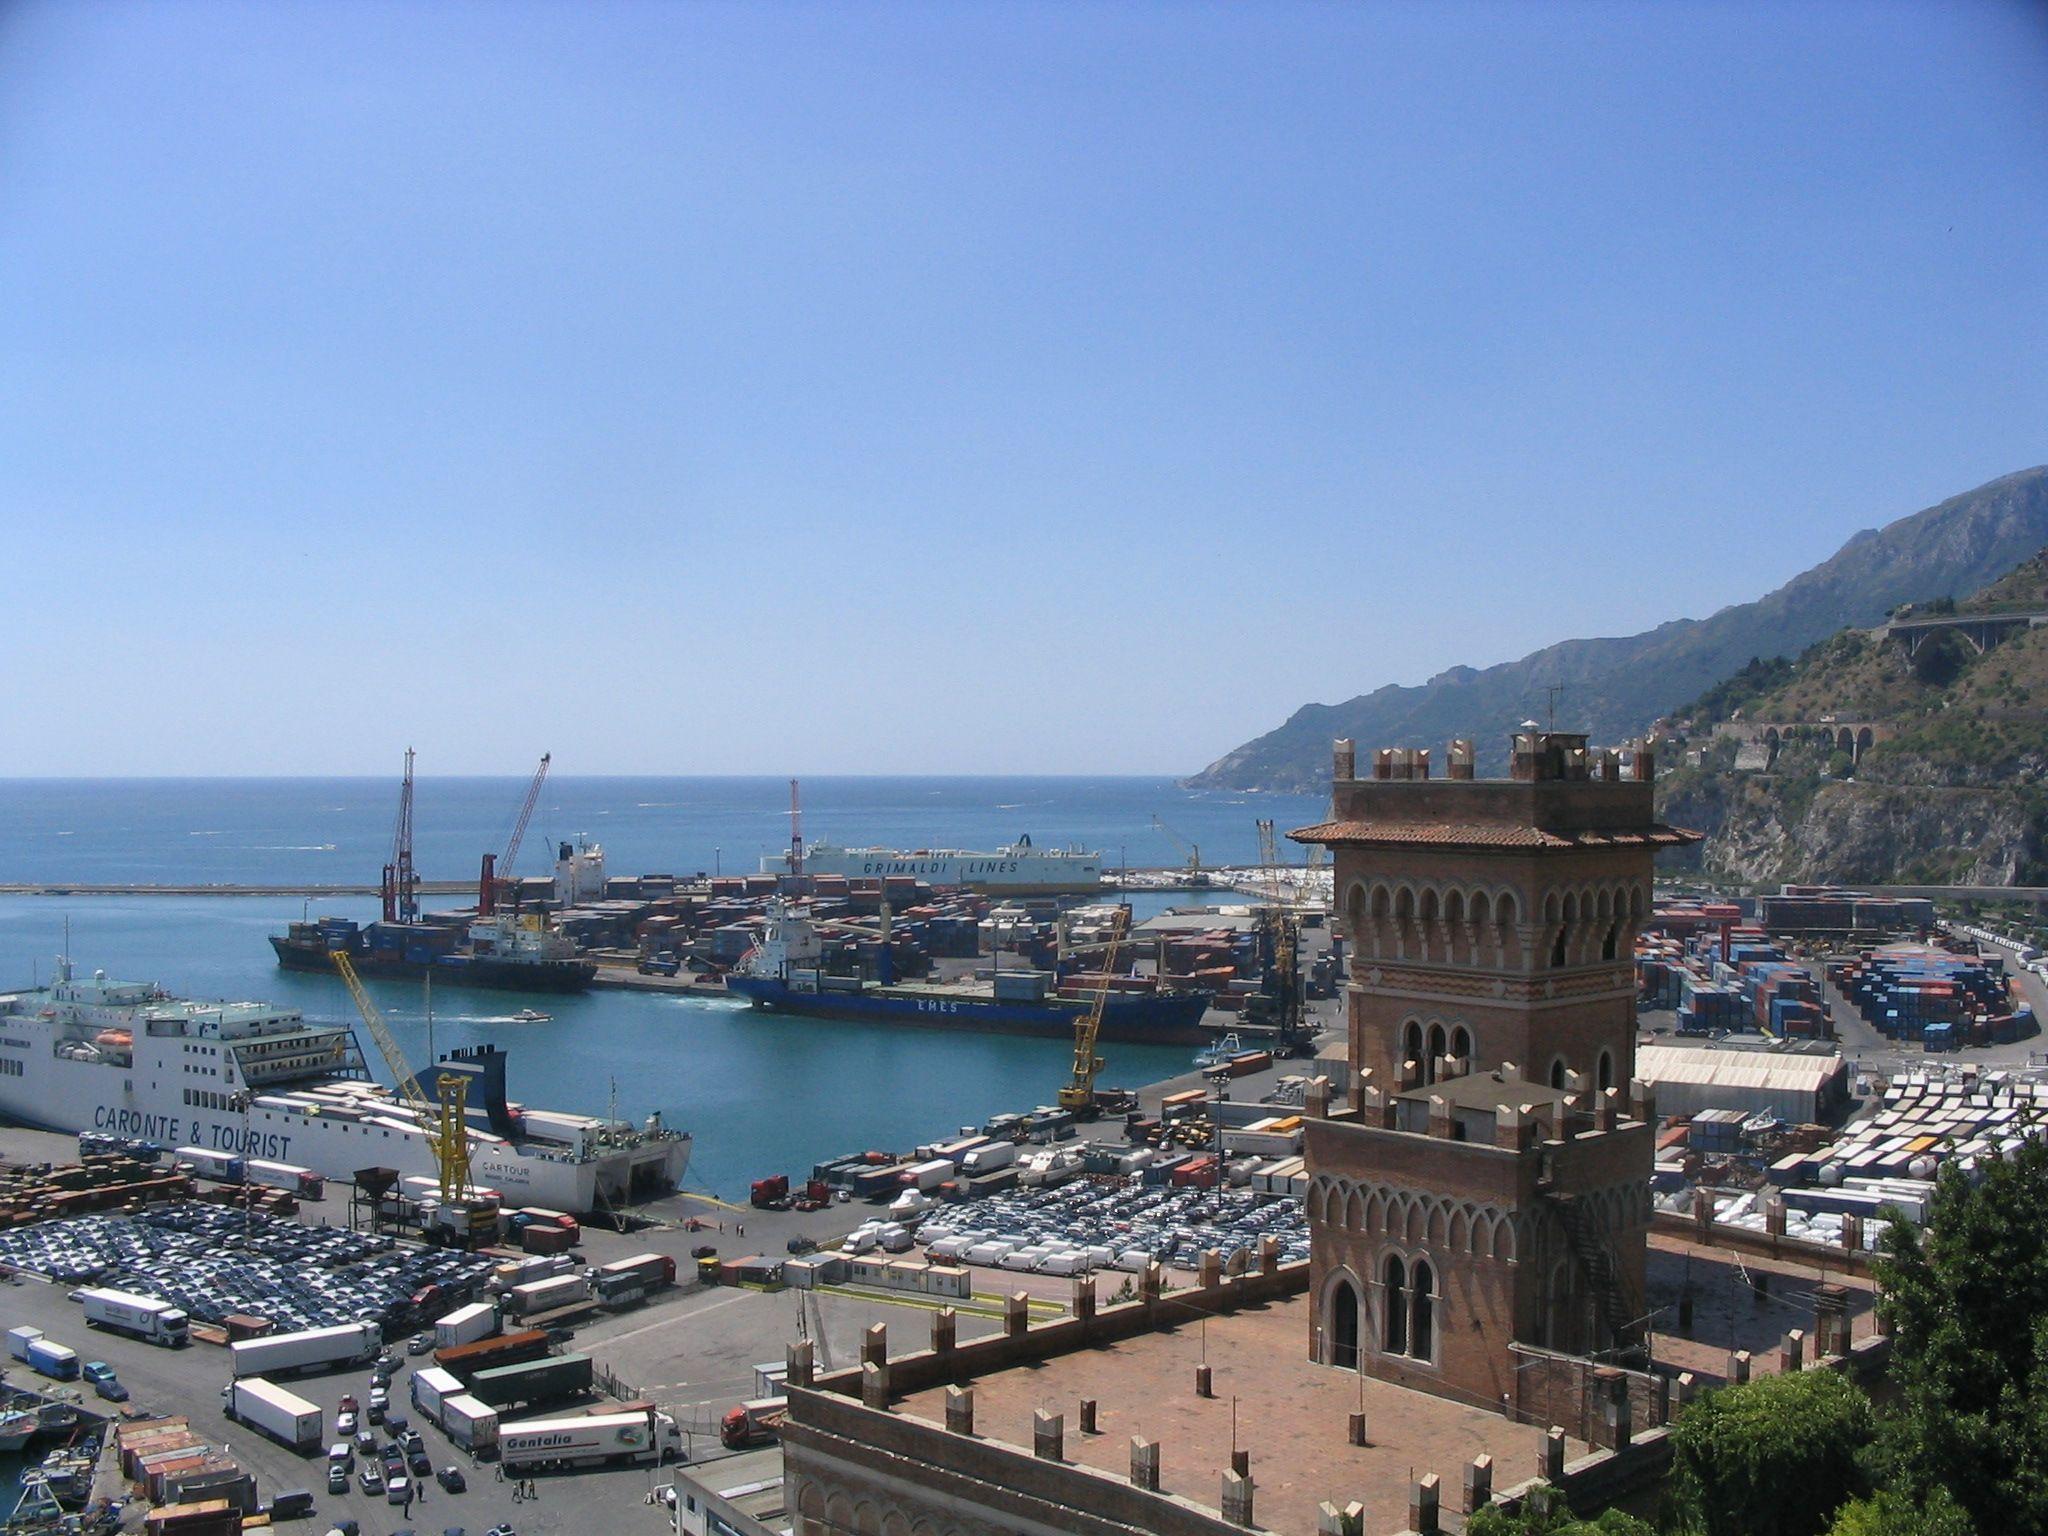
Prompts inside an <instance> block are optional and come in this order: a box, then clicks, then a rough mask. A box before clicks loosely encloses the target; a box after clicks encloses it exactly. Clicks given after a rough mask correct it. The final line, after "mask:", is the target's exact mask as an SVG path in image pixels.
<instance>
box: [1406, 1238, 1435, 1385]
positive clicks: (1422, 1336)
mask: <svg viewBox="0 0 2048 1536" xmlns="http://www.w3.org/2000/svg"><path fill="white" fill-rule="evenodd" d="M1409 1290H1410V1292H1411V1293H1412V1294H1411V1296H1410V1298H1409V1308H1410V1311H1411V1314H1412V1320H1411V1321H1410V1323H1409V1325H1408V1353H1409V1354H1411V1355H1413V1356H1414V1357H1415V1358H1416V1359H1418V1360H1434V1359H1435V1358H1436V1274H1435V1272H1434V1271H1433V1270H1431V1268H1430V1267H1429V1261H1428V1260H1427V1259H1417V1260H1416V1261H1415V1273H1414V1274H1413V1275H1412V1276H1410V1284H1409Z"/></svg>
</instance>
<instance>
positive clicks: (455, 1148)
mask: <svg viewBox="0 0 2048 1536" xmlns="http://www.w3.org/2000/svg"><path fill="white" fill-rule="evenodd" d="M330 953H331V957H332V959H333V961H334V968H335V969H336V970H337V971H339V972H341V979H342V980H343V981H344V982H346V983H347V984H348V993H349V996H350V997H352V998H354V999H355V1004H356V1012H357V1013H360V1014H361V1015H362V1016H363V1026H364V1028H366V1029H368V1030H369V1032H370V1039H371V1040H373V1041H374V1042H376V1046H377V1052H378V1054H379V1055H381V1056H382V1057H383V1058H384V1065H385V1066H387V1067H389V1068H390V1069H391V1075H392V1076H393V1077H394V1078H396V1079H397V1080H398V1096H399V1097H400V1098H401V1099H403V1100H404V1101H405V1106H406V1108H407V1109H409V1110H411V1111H412V1112H413V1115H414V1117H415V1118H417V1119H418V1121H419V1123H420V1128H421V1129H422V1130H423V1131H425V1132H426V1137H427V1145H428V1146H429V1147H430V1148H432V1149H433V1153H434V1169H435V1172H436V1173H437V1174H438V1175H439V1176H440V1181H441V1203H442V1204H443V1205H446V1204H449V1203H450V1202H452V1201H456V1200H460V1199H463V1198H465V1192H466V1191H467V1190H468V1188H469V1128H468V1126H467V1124H466V1123H465V1118H464V1115H463V1111H464V1109H465V1108H466V1107H467V1103H468V1096H469V1079H468V1078H466V1077H464V1076H462V1075H461V1074H460V1073H457V1072H444V1073H442V1074H441V1077H440V1078H439V1080H438V1081H437V1082H436V1083H435V1085H434V1086H435V1089H436V1090H437V1091H438V1092H439V1094H440V1096H441V1098H440V1102H439V1103H438V1104H437V1103H434V1102H432V1101H431V1100H429V1099H428V1098H427V1096H426V1095H425V1094H424V1093H422V1092H420V1085H419V1082H418V1080H417V1079H416V1078H414V1076H413V1071H412V1068H411V1066H410V1065H408V1064H407V1062H406V1059H405V1051H404V1049H403V1047H401V1046H400V1045H399V1043H398V1040H397V1038H396V1037H395V1036H393V1035H392V1033H391V1026H390V1025H388V1024H386V1023H385V1022H384V1015H383V1013H382V1012H381V1011H380V1010H379V1009H378V1007H377V1004H376V1003H375V1001H373V1000H372V998H371V997H370V994H369V991H368V990H367V989H366V988H365V987H364V986H363V979H362V977H360V976H358V975H357V974H356V967H355V962H354V961H353V960H351V959H349V957H348V951H347V950H343V949H337V950H333V951H331V952H330Z"/></svg>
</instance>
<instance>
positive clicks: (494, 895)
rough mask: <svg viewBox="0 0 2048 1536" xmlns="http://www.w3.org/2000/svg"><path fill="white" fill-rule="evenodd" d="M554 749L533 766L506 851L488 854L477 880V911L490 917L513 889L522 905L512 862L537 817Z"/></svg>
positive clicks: (517, 900) (541, 756)
mask: <svg viewBox="0 0 2048 1536" xmlns="http://www.w3.org/2000/svg"><path fill="white" fill-rule="evenodd" d="M553 756H554V754H553V753H552V752H543V753H541V755H540V766H539V767H538V768H536V769H534V770H533V782H532V783H531V784H528V785H527V786H526V798H525V799H524V800H523V801H521V802H520V804H519V815H518V816H517V818H515V819H514V821H513V823H512V835H511V836H510V837H508V838H506V839H505V851H504V852H503V853H500V854H489V853H487V854H485V855H484V868H483V874H482V875H481V876H480V877H478V880H477V883H476V915H477V916H478V917H489V916H490V915H491V914H492V913H493V912H495V911H497V910H498V903H499V902H500V901H501V900H502V899H504V897H505V896H506V895H507V893H510V895H511V898H512V905H513V906H514V908H517V907H518V905H519V895H518V887H517V886H515V885H514V884H513V879H512V862H513V860H515V859H517V858H518V857H519V845H520V844H521V843H522V842H524V841H526V824H527V823H528V822H530V821H532V820H533V808H534V807H535V806H536V805H538V804H539V803H540V787H541V785H542V784H544V783H546V782H547V777H548V762H549V760H550V759H551V758H553Z"/></svg>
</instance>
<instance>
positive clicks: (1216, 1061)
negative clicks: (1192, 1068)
mask: <svg viewBox="0 0 2048 1536" xmlns="http://www.w3.org/2000/svg"><path fill="white" fill-rule="evenodd" d="M1243 1051H1244V1047H1243V1046H1242V1045H1240V1044H1239V1043H1238V1039H1237V1036H1236V1035H1225V1036H1224V1037H1223V1038H1222V1039H1221V1040H1218V1041H1217V1042H1216V1043H1215V1044H1214V1045H1212V1046H1210V1047H1209V1048H1208V1049H1206V1050H1202V1051H1197V1052H1196V1053H1195V1065H1196V1066H1198V1067H1220V1066H1222V1065H1223V1063H1224V1062H1226V1061H1228V1060H1230V1058H1231V1057H1233V1056H1236V1055H1240V1054H1242V1052H1243Z"/></svg>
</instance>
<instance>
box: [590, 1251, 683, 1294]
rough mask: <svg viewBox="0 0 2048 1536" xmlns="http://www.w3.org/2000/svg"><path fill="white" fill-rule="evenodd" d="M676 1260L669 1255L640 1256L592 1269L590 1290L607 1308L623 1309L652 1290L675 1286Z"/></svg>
mask: <svg viewBox="0 0 2048 1536" xmlns="http://www.w3.org/2000/svg"><path fill="white" fill-rule="evenodd" d="M675 1279H676V1261H675V1260H674V1259H672V1258H670V1257H668V1255H666V1254H661V1253H640V1254H635V1255H634V1256H633V1257H632V1258H630V1259H619V1260H617V1261H615V1262H613V1263H610V1264H606V1265H604V1266H603V1267H602V1268H599V1269H596V1270H593V1271H592V1272H591V1275H590V1284H591V1291H592V1293H593V1294H594V1295H595V1296H596V1297H597V1299H598V1300H599V1301H601V1302H603V1303H604V1304H605V1305H606V1306H613V1307H616V1306H624V1305H626V1304H627V1303H629V1302H635V1301H640V1300H642V1299H644V1298H645V1297H646V1295H647V1293H648V1292H649V1291H652V1290H658V1289H659V1288H661V1287H662V1286H666V1285H673V1284H675Z"/></svg>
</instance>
